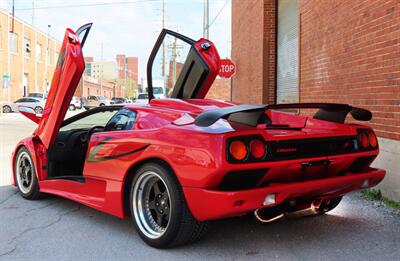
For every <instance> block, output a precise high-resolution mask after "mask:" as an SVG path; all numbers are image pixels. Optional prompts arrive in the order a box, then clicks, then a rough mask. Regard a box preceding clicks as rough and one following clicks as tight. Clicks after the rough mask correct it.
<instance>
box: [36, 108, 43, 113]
mask: <svg viewBox="0 0 400 261" xmlns="http://www.w3.org/2000/svg"><path fill="white" fill-rule="evenodd" d="M35 112H36V113H37V114H42V113H43V108H42V107H40V106H36V107H35Z"/></svg>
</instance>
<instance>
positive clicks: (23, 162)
mask: <svg viewBox="0 0 400 261" xmlns="http://www.w3.org/2000/svg"><path fill="white" fill-rule="evenodd" d="M14 173H15V180H16V183H17V187H18V190H19V193H20V194H21V196H22V197H24V198H26V199H38V198H39V196H40V192H39V183H38V180H37V177H36V172H35V165H34V164H33V160H32V157H31V155H30V153H29V151H28V150H27V149H26V148H25V147H22V148H21V149H20V150H19V151H18V153H17V157H16V160H15V163H14Z"/></svg>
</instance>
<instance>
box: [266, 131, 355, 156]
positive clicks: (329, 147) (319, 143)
mask: <svg viewBox="0 0 400 261" xmlns="http://www.w3.org/2000/svg"><path fill="white" fill-rule="evenodd" d="M268 145H269V149H270V154H271V155H270V159H271V160H285V159H296V158H308V157H318V156H327V155H336V154H346V153H352V152H355V151H356V150H357V146H358V145H357V140H356V138H355V137H330V138H319V139H302V140H288V141H275V142H270V143H269V144H268Z"/></svg>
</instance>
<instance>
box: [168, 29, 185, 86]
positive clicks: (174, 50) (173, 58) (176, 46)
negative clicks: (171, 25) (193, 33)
mask: <svg viewBox="0 0 400 261" xmlns="http://www.w3.org/2000/svg"><path fill="white" fill-rule="evenodd" d="M168 48H169V49H171V61H172V82H171V84H172V86H168V87H171V88H173V87H174V85H175V83H176V73H177V72H176V64H177V58H178V56H179V52H178V50H181V49H183V46H182V45H181V44H177V38H176V37H174V42H173V43H172V44H171V45H169V46H168Z"/></svg>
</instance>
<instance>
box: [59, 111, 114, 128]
mask: <svg viewBox="0 0 400 261" xmlns="http://www.w3.org/2000/svg"><path fill="white" fill-rule="evenodd" d="M116 113H117V110H108V111H100V112H96V113H93V114H90V115H88V116H86V117H83V118H79V119H77V120H76V121H73V122H70V123H68V124H66V125H64V126H62V127H61V129H60V131H68V130H74V129H89V128H91V127H93V126H105V125H106V124H107V122H109V121H110V119H111V118H112V117H113V116H114V115H115V114H116Z"/></svg>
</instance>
